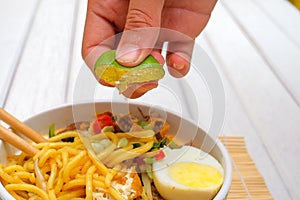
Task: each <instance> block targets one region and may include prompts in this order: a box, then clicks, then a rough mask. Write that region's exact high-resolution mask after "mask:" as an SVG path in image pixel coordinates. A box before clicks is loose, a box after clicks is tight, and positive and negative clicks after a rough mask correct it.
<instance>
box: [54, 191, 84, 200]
mask: <svg viewBox="0 0 300 200" xmlns="http://www.w3.org/2000/svg"><path fill="white" fill-rule="evenodd" d="M84 195H85V190H73V191H67V192H65V193H63V194H62V195H61V196H58V197H57V200H70V199H73V197H81V196H84Z"/></svg>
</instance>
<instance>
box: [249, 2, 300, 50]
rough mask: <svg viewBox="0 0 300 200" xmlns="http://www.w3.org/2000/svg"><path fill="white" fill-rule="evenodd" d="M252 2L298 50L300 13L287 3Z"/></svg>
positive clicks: (299, 45)
mask: <svg viewBox="0 0 300 200" xmlns="http://www.w3.org/2000/svg"><path fill="white" fill-rule="evenodd" d="M252 2H253V3H254V4H255V5H256V6H257V7H258V8H259V9H260V10H262V12H263V13H266V15H267V17H269V18H270V20H272V22H273V23H274V25H276V26H278V29H279V30H281V31H282V32H283V33H284V34H285V35H287V37H288V39H289V40H291V41H292V42H293V43H294V44H296V45H297V46H298V48H300V37H299V35H300V20H299V19H300V12H299V10H298V9H297V8H296V7H295V6H293V5H292V4H291V3H290V2H289V1H282V0H265V1H259V0H252Z"/></svg>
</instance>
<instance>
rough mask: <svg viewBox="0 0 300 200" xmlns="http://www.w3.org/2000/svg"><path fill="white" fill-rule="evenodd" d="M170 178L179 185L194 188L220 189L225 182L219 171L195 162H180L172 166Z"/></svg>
mask: <svg viewBox="0 0 300 200" xmlns="http://www.w3.org/2000/svg"><path fill="white" fill-rule="evenodd" d="M169 176H170V177H171V178H172V179H173V180H174V181H176V182H177V183H180V184H182V185H185V186H188V187H192V188H211V187H218V186H220V185H221V184H222V182H223V176H222V174H221V173H220V172H219V171H218V170H217V169H215V168H214V167H211V166H209V165H203V164H199V163H194V162H178V163H175V164H174V165H171V166H170V168H169Z"/></svg>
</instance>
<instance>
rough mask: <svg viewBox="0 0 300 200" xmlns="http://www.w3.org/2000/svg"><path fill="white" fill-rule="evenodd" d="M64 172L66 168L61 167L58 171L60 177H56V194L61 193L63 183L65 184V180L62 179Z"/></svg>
mask: <svg viewBox="0 0 300 200" xmlns="http://www.w3.org/2000/svg"><path fill="white" fill-rule="evenodd" d="M63 172H64V170H63V169H61V170H60V171H59V173H58V177H57V179H56V183H55V188H54V190H55V194H59V192H60V191H61V189H62V187H63V184H64V180H63V179H62V177H63Z"/></svg>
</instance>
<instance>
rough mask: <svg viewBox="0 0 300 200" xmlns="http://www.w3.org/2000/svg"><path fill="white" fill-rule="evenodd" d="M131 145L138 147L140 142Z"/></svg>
mask: <svg viewBox="0 0 300 200" xmlns="http://www.w3.org/2000/svg"><path fill="white" fill-rule="evenodd" d="M132 145H133V148H137V147H140V146H141V144H140V143H133V144H132Z"/></svg>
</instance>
